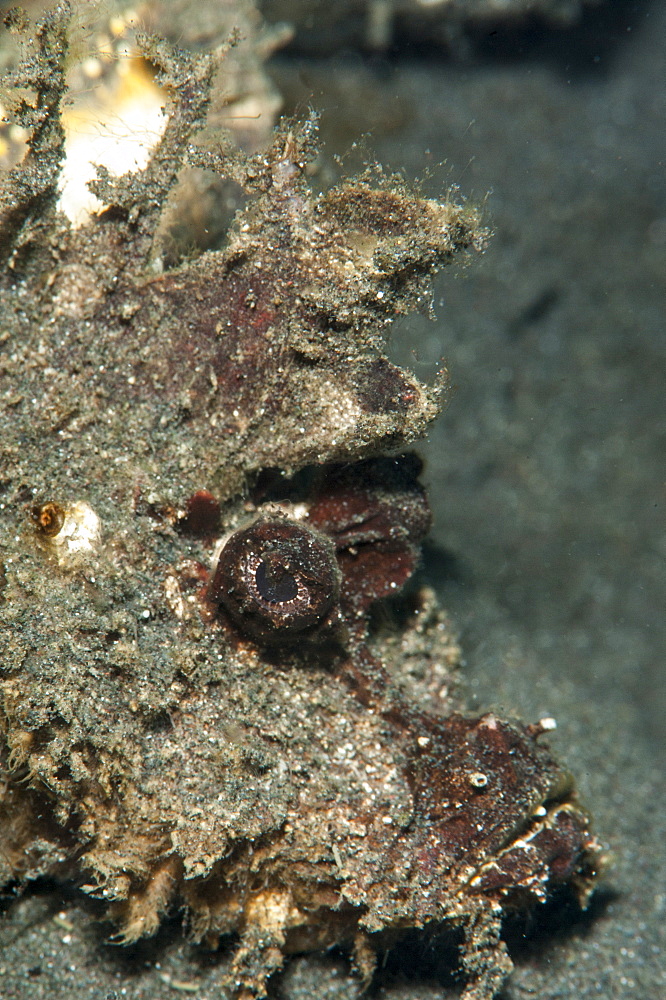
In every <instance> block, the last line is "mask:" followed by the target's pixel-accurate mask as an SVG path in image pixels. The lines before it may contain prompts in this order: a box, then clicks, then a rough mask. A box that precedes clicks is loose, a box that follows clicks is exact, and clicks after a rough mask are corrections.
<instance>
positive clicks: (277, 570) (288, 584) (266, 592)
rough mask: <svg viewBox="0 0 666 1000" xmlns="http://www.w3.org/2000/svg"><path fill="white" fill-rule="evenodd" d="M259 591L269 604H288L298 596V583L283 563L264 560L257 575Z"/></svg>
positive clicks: (258, 568)
mask: <svg viewBox="0 0 666 1000" xmlns="http://www.w3.org/2000/svg"><path fill="white" fill-rule="evenodd" d="M255 580H256V582H257V590H258V591H259V593H260V594H261V596H262V598H263V599H264V601H266V602H267V603H268V604H286V603H287V602H288V601H293V599H294V598H295V597H296V596H297V594H298V583H297V582H296V578H295V577H294V576H293V574H292V573H290V572H289V570H288V569H286V568H285V567H284V566H283V565H282V564H281V563H279V562H273V561H270V562H269V561H268V560H267V559H262V561H261V562H260V563H259V565H258V566H257V571H256V574H255Z"/></svg>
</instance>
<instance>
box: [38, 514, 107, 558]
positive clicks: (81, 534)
mask: <svg viewBox="0 0 666 1000" xmlns="http://www.w3.org/2000/svg"><path fill="white" fill-rule="evenodd" d="M101 534H102V533H101V527H100V520H99V517H98V516H97V514H96V513H95V511H94V510H93V509H92V507H91V506H90V505H89V504H87V503H86V502H85V501H84V500H77V501H75V502H74V503H73V504H70V505H69V506H68V507H67V508H66V509H65V519H64V521H63V524H62V528H61V529H60V531H59V532H58V534H57V535H54V536H53V537H52V538H50V539H49V545H50V546H51V547H52V549H53V551H54V552H55V555H56V558H57V560H58V563H59V565H60V566H62V567H63V568H72V567H74V566H77V565H79V564H80V563H81V562H84V561H85V560H86V559H87V558H89V557H90V556H92V555H94V553H95V552H96V551H97V548H98V546H99V542H100V538H101Z"/></svg>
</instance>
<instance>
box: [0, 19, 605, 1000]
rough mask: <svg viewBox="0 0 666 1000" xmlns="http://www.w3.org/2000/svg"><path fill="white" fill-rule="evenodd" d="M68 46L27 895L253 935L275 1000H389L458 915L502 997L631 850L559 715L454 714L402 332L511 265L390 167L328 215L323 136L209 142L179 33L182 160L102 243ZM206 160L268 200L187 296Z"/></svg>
mask: <svg viewBox="0 0 666 1000" xmlns="http://www.w3.org/2000/svg"><path fill="white" fill-rule="evenodd" d="M67 23H68V9H67V7H66V5H61V6H60V7H58V8H56V10H55V11H54V13H53V14H51V15H49V16H48V17H47V18H46V19H45V20H44V21H43V22H42V23H41V25H40V26H39V27H38V29H37V32H36V38H37V48H36V51H35V53H34V55H33V56H32V58H31V59H30V60H28V61H27V62H26V64H25V65H24V67H23V69H22V70H20V71H19V73H18V75H17V77H16V79H15V83H16V85H17V86H21V87H26V88H30V89H32V90H33V91H34V93H35V95H36V96H35V98H34V100H29V99H26V100H25V101H24V102H23V103H22V104H19V105H18V108H17V113H18V115H19V117H20V119H21V120H22V123H23V124H24V125H25V126H29V127H30V128H31V129H32V130H33V131H32V140H31V148H30V152H29V154H28V156H27V158H26V159H25V160H24V162H23V163H22V164H21V165H20V166H18V167H16V168H15V169H14V170H13V171H12V172H10V173H9V174H8V175H7V176H6V177H5V178H4V180H3V186H2V189H1V190H0V233H1V238H0V257H1V261H2V266H3V272H2V277H1V278H0V295H1V299H2V303H3V314H2V320H1V322H2V333H1V340H0V347H1V354H0V399H1V400H2V417H1V419H2V428H3V433H2V437H1V439H0V463H1V464H0V483H1V488H2V503H1V504H0V515H1V531H2V534H1V536H0V546H1V548H0V560H1V563H2V576H1V580H2V594H1V600H2V603H1V604H0V635H1V637H2V638H1V640H0V642H1V645H0V698H1V704H2V714H1V716H0V731H1V732H2V739H3V745H2V750H1V751H0V752H1V755H2V756H1V758H0V760H1V763H2V768H3V791H2V800H1V802H0V875H1V876H2V881H8V880H10V879H29V878H34V877H36V876H38V875H42V874H48V875H50V876H56V877H60V878H72V877H73V878H76V879H77V880H79V881H81V882H83V883H84V884H85V888H86V890H87V891H89V892H91V893H93V894H95V895H97V896H99V897H101V898H102V899H104V900H106V901H107V902H108V905H109V913H110V914H111V915H112V916H114V917H115V919H116V920H117V924H118V939H119V940H120V941H133V940H136V939H137V938H138V937H141V936H142V935H147V934H151V933H153V932H154V931H155V930H156V928H157V926H158V925H159V922H160V919H161V917H162V915H163V914H164V913H165V912H166V911H167V910H168V909H169V908H171V907H175V906H182V907H183V908H184V909H185V911H186V913H187V919H188V923H189V926H190V928H191V932H192V934H193V936H194V937H196V938H197V939H202V938H205V939H206V940H208V941H209V942H210V943H215V942H216V941H217V940H218V939H219V938H220V936H221V935H224V934H228V933H231V932H233V933H236V934H238V935H239V936H240V943H239V945H238V949H237V952H236V958H235V961H234V965H233V970H232V973H231V977H230V981H229V987H230V991H231V992H232V993H233V994H235V995H237V996H239V997H250V996H264V995H265V991H266V988H267V983H268V980H269V977H270V975H271V974H272V973H273V971H275V969H277V968H278V967H279V966H280V964H281V963H282V960H283V955H284V954H286V953H287V952H293V951H299V950H312V949H320V948H325V947H328V946H329V945H331V944H334V943H337V944H344V945H348V946H350V947H352V948H353V949H354V955H355V961H356V965H357V967H358V969H359V971H360V973H361V974H362V975H363V976H364V977H366V978H369V976H370V975H371V974H372V954H373V943H374V941H375V940H377V939H381V937H382V936H387V935H388V936H390V935H394V934H396V933H399V932H400V931H401V930H403V929H406V928H411V927H422V926H425V925H426V924H431V923H435V922H445V923H446V922H448V923H449V924H450V925H451V926H456V927H457V926H460V927H461V928H462V929H463V931H464V934H465V939H466V944H465V948H464V951H463V956H462V961H463V966H464V968H465V970H466V972H467V974H468V983H467V987H466V990H465V994H464V995H465V997H466V998H468V1000H484V998H489V997H491V996H492V995H493V993H494V992H495V990H496V989H497V988H498V987H499V985H500V983H501V982H502V980H503V979H504V976H505V974H506V972H507V971H508V969H509V966H510V963H509V961H508V958H507V956H506V953H505V949H504V946H503V945H502V943H501V940H500V937H499V931H500V922H501V916H502V913H503V912H504V910H505V909H506V908H507V907H510V906H520V905H524V904H526V903H529V902H530V901H534V900H543V899H544V898H545V897H546V894H547V892H548V888H549V886H550V885H551V884H557V883H568V884H570V885H571V886H572V887H573V888H574V889H575V890H576V891H577V892H578V894H579V896H580V897H581V899H583V900H584V899H585V898H586V896H587V894H588V893H589V890H590V888H591V886H592V884H593V880H594V876H595V870H596V866H597V863H598V859H599V850H600V849H599V845H598V844H597V842H596V840H595V839H594V837H593V836H592V834H591V833H590V831H589V825H588V821H587V818H586V816H585V814H584V813H583V812H582V810H581V809H580V807H579V806H578V804H577V802H576V798H575V791H574V789H573V785H572V782H571V780H570V779H569V777H568V776H567V775H566V774H565V773H563V772H562V770H561V769H560V767H559V766H558V765H557V763H556V762H555V761H554V760H553V758H552V757H551V756H550V753H549V752H548V750H547V749H546V748H545V747H544V746H543V745H542V743H541V742H540V737H541V736H542V734H543V733H544V732H545V731H547V729H548V728H549V720H542V721H541V722H540V723H537V724H534V725H531V726H525V725H522V724H520V723H510V722H505V721H502V720H500V719H498V718H497V717H495V716H494V715H490V714H488V715H482V716H480V717H474V718H466V717H464V716H462V715H460V714H458V713H457V712H456V711H454V709H456V708H459V705H458V704H457V699H456V697H455V694H454V692H455V683H456V682H455V674H456V668H457V664H458V657H457V647H456V644H455V640H454V638H453V636H452V634H451V631H450V628H449V626H448V624H447V622H446V619H445V617H444V616H443V615H442V613H441V612H440V611H438V609H437V607H436V605H435V604H434V602H433V599H432V595H431V594H429V592H427V591H426V590H421V591H418V590H415V591H413V592H411V593H409V592H403V588H404V587H405V585H406V584H407V583H408V581H409V579H410V577H411V576H412V574H413V571H414V569H415V567H416V565H417V562H418V555H419V546H420V542H421V540H422V538H423V536H424V534H425V532H426V531H427V528H428V523H429V512H428V506H427V500H426V498H425V494H424V492H423V489H422V488H421V487H420V485H419V483H418V473H419V468H420V467H419V463H418V461H417V460H416V459H415V458H414V457H413V456H410V455H405V454H404V448H405V446H406V445H407V444H408V443H409V442H411V441H412V440H414V439H415V438H417V437H418V436H419V435H421V434H422V433H423V432H424V430H425V428H426V426H427V424H428V422H429V421H430V420H432V419H433V417H434V416H435V415H436V413H437V412H438V408H439V401H438V391H435V390H433V389H430V388H428V387H426V386H423V385H421V384H420V383H419V382H418V381H417V380H416V378H415V377H414V376H413V375H412V374H410V373H408V372H405V371H403V370H401V369H398V368H397V367H395V366H394V365H392V364H391V363H390V362H389V361H388V360H387V359H386V357H385V356H384V354H383V347H382V345H383V334H384V332H385V330H386V327H387V325H388V324H389V323H390V321H391V319H392V318H393V317H394V316H395V315H396V314H399V313H401V312H404V311H406V310H407V309H410V308H414V307H417V306H420V305H423V304H424V303H427V296H428V290H429V281H430V276H431V275H432V273H433V272H434V271H435V270H436V269H437V268H438V267H440V266H442V265H444V264H446V263H448V262H449V261H450V260H451V259H452V258H453V256H454V255H455V254H457V253H459V252H461V251H464V250H468V249H475V248H476V249H479V248H481V246H482V245H483V239H484V233H483V231H482V230H481V228H480V226H479V223H478V219H477V216H476V213H475V212H474V211H473V210H471V209H469V208H465V207H461V206H459V205H455V204H453V203H452V202H443V203H438V202H434V201H430V200H425V199H423V198H421V197H420V196H419V195H418V194H416V193H414V192H411V191H409V190H407V189H406V188H405V187H404V185H401V184H399V183H398V182H397V181H396V180H395V179H382V177H381V174H379V173H377V172H375V173H374V174H373V175H372V177H374V182H373V180H372V177H371V176H370V175H368V176H365V177H363V178H361V179H357V180H352V181H348V182H345V183H344V184H342V185H341V186H339V187H338V188H335V189H333V190H332V191H329V192H328V193H326V194H323V195H319V196H316V195H314V194H313V193H312V192H311V191H310V189H309V187H308V186H307V184H306V183H305V180H304V171H305V166H306V164H307V161H308V158H309V157H310V156H311V155H312V153H313V149H314V146H313V143H314V123H313V122H312V121H309V122H306V123H305V124H304V125H302V126H297V125H289V124H287V125H285V126H283V127H282V128H281V130H279V131H278V132H277V134H276V136H275V139H274V142H273V145H272V146H271V148H270V149H269V150H268V151H266V152H265V153H262V154H259V155H256V156H254V157H247V156H244V155H242V154H240V153H239V152H238V151H236V150H234V149H233V148H231V146H229V147H223V148H222V147H220V146H219V145H218V146H217V147H216V148H207V147H205V146H202V145H201V144H196V143H195V142H194V141H193V138H194V132H195V130H196V129H197V127H198V126H199V125H200V124H201V122H202V121H203V116H204V113H205V110H206V107H207V103H208V99H209V94H210V80H211V78H212V75H213V74H214V72H215V67H216V59H215V58H214V57H212V56H203V57H199V58H196V59H195V58H193V57H192V56H189V55H186V54H185V53H183V52H179V51H177V50H174V49H172V48H169V47H167V46H166V45H165V44H163V43H160V42H157V41H155V40H151V39H148V38H146V39H144V40H143V42H142V44H143V46H144V49H145V52H146V55H147V56H148V58H150V60H151V61H152V62H154V63H155V64H157V65H158V66H159V67H160V68H161V72H162V84H163V85H164V86H165V87H166V88H167V89H168V91H169V92H170V94H171V105H170V107H169V115H170V117H169V123H168V125H167V128H166V131H165V133H164V136H163V138H162V140H161V142H160V143H159V145H158V146H157V147H156V149H155V151H154V153H153V156H152V158H151V161H150V163H149V164H148V166H147V168H146V170H145V171H143V172H140V173H137V174H134V175H131V176H127V177H125V178H121V179H120V180H113V179H112V178H110V177H109V176H108V175H106V174H104V173H103V172H101V173H100V177H99V180H98V181H97V182H96V184H95V189H96V193H97V194H98V195H99V197H100V198H101V199H102V200H103V202H104V204H105V205H106V206H107V207H106V209H105V210H104V211H102V212H101V213H100V214H99V215H98V216H95V217H94V218H92V219H91V221H90V223H89V224H88V225H86V226H84V227H83V228H81V229H78V230H72V229H70V227H69V226H68V224H67V223H66V221H65V220H64V219H63V218H62V217H61V216H59V215H58V213H57V211H56V208H55V203H56V198H57V180H58V172H59V167H60V162H61V158H62V153H63V133H62V129H61V127H60V121H59V107H60V103H61V100H62V98H63V95H64V93H65V82H64V74H63V71H62V67H63V60H64V55H65V51H66V44H67ZM186 162H189V163H193V164H194V165H196V166H199V167H200V166H202V165H203V166H205V167H206V168H207V169H212V170H215V171H217V172H218V173H219V174H220V175H221V176H222V177H224V178H229V179H232V180H233V181H235V182H236V183H237V184H240V185H242V187H243V189H244V191H245V195H246V199H247V202H246V205H245V207H244V209H243V210H242V211H241V212H240V213H239V214H238V216H237V218H236V220H235V222H234V225H233V227H232V229H231V230H230V232H229V234H228V238H227V241H226V245H225V246H224V247H223V248H221V249H219V250H214V251H208V252H206V253H204V254H201V255H199V256H198V257H193V258H192V259H190V260H185V261H184V262H182V263H181V264H180V265H179V266H178V267H170V266H169V262H168V260H167V259H166V258H165V254H164V246H163V243H162V240H161V236H160V220H161V217H162V213H163V212H164V211H168V212H170V213H173V205H170V204H169V198H170V195H171V192H172V190H173V188H174V186H175V185H176V182H177V179H178V175H179V171H180V170H181V168H182V167H183V165H184V164H185V163H186ZM440 388H441V386H440ZM239 532H240V534H239ZM248 539H249V540H250V541H248ZM322 566H323V567H324V568H325V569H326V572H327V573H329V576H328V577H327V579H329V580H330V581H331V583H330V588H331V591H332V592H331V595H330V598H329V597H327V596H326V595H324V596H323V598H322V594H321V593H320V591H318V590H317V588H316V587H311V586H310V584H311V583H312V582H313V581H314V582H317V581H316V580H315V577H316V576H317V574H319V573H320V569H319V568H318V567H322ZM313 574H314V575H313ZM239 579H241V581H242V580H245V583H246V584H247V589H246V590H245V591H243V593H242V595H241V596H239V592H238V590H234V588H237V587H238V586H240V584H238V582H237V581H238V580H239ZM319 582H320V581H319ZM243 585H245V584H243ZM320 589H321V588H320ZM313 591H314V596H313ZM401 593H403V597H402V598H401V599H399V600H398V601H396V595H400V594H401ZM387 599H390V600H391V604H390V609H391V612H390V613H389V612H388V611H387V609H386V605H384V606H383V607H384V613H383V614H380V613H378V602H379V601H381V600H383V601H385V602H386V601H387ZM262 616H263V617H262ZM258 622H259V623H260V624H257V623H258ZM267 622H268V623H269V624H267Z"/></svg>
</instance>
